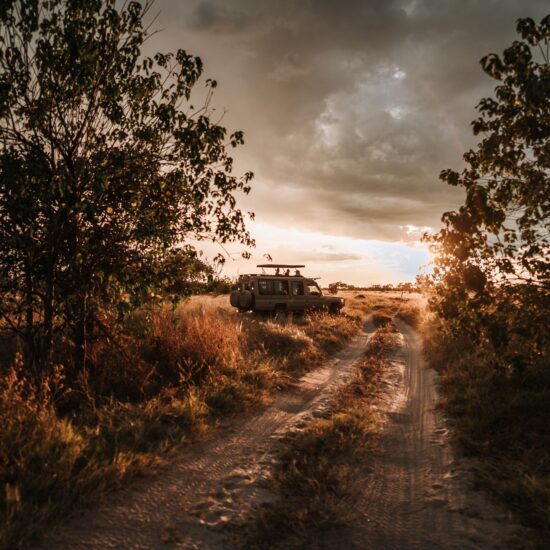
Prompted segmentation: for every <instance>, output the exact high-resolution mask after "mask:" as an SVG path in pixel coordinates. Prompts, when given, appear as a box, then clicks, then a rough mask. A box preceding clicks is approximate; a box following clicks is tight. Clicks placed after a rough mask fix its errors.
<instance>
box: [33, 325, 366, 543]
mask: <svg viewBox="0 0 550 550" xmlns="http://www.w3.org/2000/svg"><path fill="white" fill-rule="evenodd" d="M372 330H373V327H372V324H371V323H367V325H366V326H365V330H364V332H362V333H361V334H360V335H359V336H358V337H357V338H356V339H355V340H354V341H353V342H352V343H351V344H350V345H349V346H347V347H346V348H345V349H344V350H342V351H341V352H339V353H338V354H336V355H335V356H334V357H333V358H332V359H331V360H329V361H327V362H326V363H325V364H324V365H323V366H321V367H320V368H318V369H316V370H314V371H312V372H310V373H308V374H307V375H306V376H304V377H303V378H302V379H301V380H300V381H299V383H297V384H296V386H295V388H294V389H292V390H290V391H286V392H284V393H282V394H281V395H280V396H278V397H277V398H276V399H275V402H274V403H273V405H271V406H270V407H269V408H268V409H267V410H266V411H264V412H263V413H261V414H259V415H256V416H253V417H248V418H245V419H242V420H240V421H238V422H232V423H228V424H227V425H226V426H224V427H223V428H222V429H221V430H220V431H218V432H216V433H215V434H214V436H213V437H212V438H211V439H210V440H208V441H204V442H201V443H199V444H196V445H193V446H192V447H190V448H188V449H186V450H184V451H183V452H182V454H181V456H180V457H179V458H178V460H177V461H175V462H174V463H173V464H172V465H170V466H169V467H167V468H166V469H165V470H163V471H162V472H161V473H159V475H157V476H155V477H151V478H148V479H145V480H140V481H138V482H136V483H134V484H133V485H132V486H131V487H129V488H127V489H124V490H121V491H119V492H117V493H115V494H113V495H112V496H111V497H110V498H109V500H108V501H107V502H105V503H104V504H103V505H102V506H100V507H98V508H97V509H93V510H88V511H85V512H83V513H81V514H80V515H79V516H76V517H74V518H73V519H72V520H70V521H69V522H68V523H67V524H65V525H63V526H62V527H61V528H59V529H58V530H57V532H56V533H54V534H52V535H50V536H48V537H47V539H45V540H44V541H43V542H42V546H41V547H42V548H50V549H54V548H55V549H65V548H71V549H75V550H76V549H84V548H86V549H91V548H97V549H100V548H101V549H104V548H133V549H138V548H139V549H142V548H143V549H145V548H147V549H154V548H163V549H166V548H222V547H226V544H227V541H224V536H225V535H224V527H225V526H226V525H228V524H231V523H233V522H234V521H236V520H238V519H239V518H242V517H245V515H246V514H247V512H248V511H249V510H250V509H251V508H252V507H253V506H254V505H255V504H257V503H259V502H261V501H265V500H266V499H269V497H270V495H269V494H268V493H266V492H265V490H264V489H262V485H263V484H262V483H261V481H262V480H263V479H265V478H267V477H269V475H270V472H271V468H272V466H273V465H274V463H275V460H276V458H275V457H276V452H277V450H278V449H279V448H280V446H281V445H282V444H283V443H282V441H283V440H284V438H285V437H286V435H287V434H288V433H289V432H291V431H292V430H295V429H299V428H300V427H302V426H303V425H305V424H306V423H307V421H308V419H310V418H312V417H314V416H318V415H322V414H324V412H325V411H326V409H327V408H328V406H329V403H330V398H331V395H332V394H333V393H334V389H335V388H336V387H337V386H339V385H341V384H343V383H345V382H346V381H347V380H348V379H349V377H350V376H351V374H352V373H353V369H354V364H355V363H356V362H357V360H358V359H359V358H360V357H361V356H362V354H363V353H364V351H365V348H366V344H367V340H368V338H369V334H370V333H371V332H372Z"/></svg>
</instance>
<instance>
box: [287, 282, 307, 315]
mask: <svg viewBox="0 0 550 550" xmlns="http://www.w3.org/2000/svg"><path fill="white" fill-rule="evenodd" d="M289 306H290V309H292V310H293V311H303V310H304V309H306V296H305V288H304V281H303V280H302V279H300V280H297V281H292V280H291V281H290V304H289Z"/></svg>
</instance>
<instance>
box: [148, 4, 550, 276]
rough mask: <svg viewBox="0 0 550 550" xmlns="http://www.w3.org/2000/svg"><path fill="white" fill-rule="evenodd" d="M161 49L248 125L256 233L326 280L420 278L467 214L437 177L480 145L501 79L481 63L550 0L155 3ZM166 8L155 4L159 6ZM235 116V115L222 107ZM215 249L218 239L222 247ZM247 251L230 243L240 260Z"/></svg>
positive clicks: (268, 249)
mask: <svg viewBox="0 0 550 550" xmlns="http://www.w3.org/2000/svg"><path fill="white" fill-rule="evenodd" d="M155 10H156V11H159V12H160V14H159V17H158V19H157V21H156V22H155V27H156V28H158V29H159V30H161V32H159V33H158V34H156V35H155V36H154V37H153V39H152V40H151V41H150V42H149V46H148V47H149V48H151V49H153V50H164V51H169V50H175V49H176V48H178V47H182V48H184V49H185V50H187V51H188V52H189V53H192V54H194V55H198V56H200V57H201V58H202V60H203V62H204V64H205V78H214V79H216V80H217V81H218V84H219V85H218V89H217V90H216V95H215V99H214V102H213V106H214V107H215V108H216V113H217V114H219V115H220V116H221V115H222V114H223V124H224V125H225V126H226V127H227V128H228V130H231V131H233V130H235V129H240V130H243V131H244V132H245V142H246V144H245V146H244V147H241V148H240V149H237V150H236V171H240V172H244V171H245V170H252V171H253V172H254V173H255V175H256V177H255V179H254V182H253V183H254V185H253V191H252V193H251V194H250V195H249V196H248V197H243V199H242V200H241V201H240V206H241V208H243V209H245V210H252V211H254V212H255V214H256V222H254V223H251V224H249V226H250V229H251V231H252V233H253V235H254V236H255V237H256V240H257V247H256V249H255V250H254V251H253V255H254V256H253V259H252V260H251V261H249V262H243V261H238V260H236V259H235V260H229V262H228V264H227V266H226V269H225V271H226V273H228V274H231V275H232V274H235V273H237V272H241V273H243V272H248V271H250V270H251V269H252V268H253V266H254V265H255V264H256V263H257V262H258V260H260V261H261V260H263V258H262V256H263V254H266V253H269V254H271V256H272V257H273V260H274V261H275V262H289V261H293V262H294V261H299V262H302V261H303V262H305V263H306V264H307V266H308V270H307V271H308V273H310V274H312V275H313V274H318V275H321V276H322V277H323V279H322V283H323V284H328V283H329V282H331V281H333V280H345V281H347V282H350V283H356V284H357V283H379V282H393V283H395V282H398V281H407V280H413V279H414V277H415V275H416V273H417V272H418V268H419V266H420V265H422V264H426V263H427V262H428V261H429V256H428V253H427V251H426V250H425V248H424V247H423V246H422V245H420V244H419V242H418V239H419V236H420V234H421V233H422V231H424V230H425V229H426V228H433V229H436V228H438V227H439V225H440V222H439V220H440V218H441V214H442V212H444V211H446V210H449V209H453V208H456V207H457V206H458V205H459V204H460V202H461V199H462V195H461V193H460V192H459V191H458V190H456V189H453V188H450V187H449V186H446V185H445V184H443V183H441V182H440V181H439V180H438V174H439V172H440V171H441V169H443V168H447V167H452V168H460V167H461V165H462V154H463V152H464V151H466V150H467V149H469V148H470V147H472V146H474V145H475V140H474V138H473V137H472V135H471V130H470V126H469V123H470V121H471V120H473V119H474V118H475V116H476V113H475V105H476V104H477V102H478V101H479V99H480V98H481V97H484V96H486V95H490V94H491V93H492V90H493V88H494V85H495V84H494V82H493V81H491V79H489V78H488V77H487V76H486V75H484V73H483V72H482V71H481V68H480V65H479V59H480V58H481V57H482V56H483V55H485V54H487V53H491V52H496V53H500V52H501V51H502V50H503V49H504V48H505V47H507V46H508V45H509V44H510V43H511V42H512V40H514V38H515V36H516V34H515V22H516V20H517V18H518V17H526V16H529V17H533V18H535V19H536V20H540V19H541V18H542V17H543V16H544V15H546V13H548V12H549V11H550V10H549V6H548V2H547V0H544V1H543V0H540V1H539V0H524V1H522V2H519V1H517V0H157V1H156V4H155V7H154V10H153V11H155ZM156 11H155V13H156ZM224 113H225V114H224ZM214 250H215V249H213V248H212V247H206V252H207V253H208V254H213V253H214ZM241 250H242V248H241V247H239V246H236V245H232V246H229V247H228V251H229V252H230V253H235V255H234V258H237V257H238V252H240V251H241Z"/></svg>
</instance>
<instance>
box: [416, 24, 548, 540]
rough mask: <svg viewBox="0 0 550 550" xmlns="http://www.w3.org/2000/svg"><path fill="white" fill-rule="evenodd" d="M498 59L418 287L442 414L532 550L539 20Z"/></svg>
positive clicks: (540, 166) (539, 260)
mask: <svg viewBox="0 0 550 550" xmlns="http://www.w3.org/2000/svg"><path fill="white" fill-rule="evenodd" d="M517 31H518V35H519V36H518V37H517V40H516V41H514V42H513V44H512V45H511V46H510V47H509V48H507V49H506V50H505V51H504V52H503V54H502V55H496V54H490V55H488V56H486V57H484V58H483V59H482V60H481V65H482V68H483V70H484V71H485V72H486V73H487V75H488V76H490V77H491V78H493V79H494V80H495V83H496V88H495V94H494V97H489V98H483V99H482V100H481V101H480V102H479V104H478V107H477V109H478V111H479V118H477V119H476V120H475V121H473V123H472V129H473V131H474V133H475V134H476V135H479V136H480V142H479V143H478V145H477V147H476V148H475V149H472V150H470V151H468V152H467V153H466V154H465V155H464V160H465V161H466V164H467V166H466V168H465V169H464V170H463V171H462V172H460V173H459V172H455V171H453V170H444V171H443V172H442V173H441V178H442V180H444V181H445V182H446V183H448V184H450V185H452V186H458V187H461V188H463V189H464V192H465V200H464V204H463V205H462V206H461V207H460V208H459V209H458V210H457V211H454V212H446V213H445V214H444V215H443V218H442V221H443V222H444V228H443V229H442V230H441V231H440V232H439V233H438V234H436V235H434V236H431V237H429V239H428V240H430V241H431V243H432V246H433V250H434V252H435V253H436V256H435V269H434V273H433V275H431V276H430V277H428V278H426V280H425V281H424V283H425V286H426V291H427V294H428V296H429V308H430V310H431V312H432V316H433V317H432V320H431V322H430V327H429V329H427V330H425V341H426V350H427V352H426V356H427V358H428V360H429V361H430V363H431V365H432V366H433V367H434V368H436V369H437V370H439V372H440V374H441V390H442V405H443V407H444V408H445V409H446V411H448V413H449V414H450V415H451V416H452V418H453V419H454V421H455V424H456V436H457V439H458V441H459V443H460V444H461V445H462V446H463V448H464V449H465V450H466V451H467V452H469V453H471V454H472V455H474V456H476V457H478V458H479V469H478V472H477V473H478V477H477V479H478V481H479V482H480V483H482V484H484V485H485V486H487V487H489V488H490V489H491V490H492V491H493V493H494V494H495V495H497V496H498V497H500V498H501V499H502V500H503V501H504V502H505V503H507V504H508V505H509V506H510V507H511V508H512V509H514V510H515V511H517V512H518V513H519V514H520V515H521V517H522V519H523V520H524V522H526V523H527V524H529V525H530V526H533V527H535V528H536V530H537V531H538V533H539V534H540V536H541V542H542V541H544V540H546V541H548V540H549V539H550V423H549V422H548V418H549V416H550V369H549V365H550V333H549V331H548V327H549V326H550V298H549V290H550V278H549V275H550V262H549V258H550V243H549V240H548V234H549V229H550V227H549V222H548V219H549V209H550V202H549V200H548V198H549V197H550V149H549V147H548V143H549V141H550V103H549V102H548V97H550V59H549V57H548V48H549V45H550V15H547V16H546V17H544V18H543V19H542V20H541V21H540V23H537V22H535V21H533V20H532V19H529V18H526V19H519V20H518V22H517Z"/></svg>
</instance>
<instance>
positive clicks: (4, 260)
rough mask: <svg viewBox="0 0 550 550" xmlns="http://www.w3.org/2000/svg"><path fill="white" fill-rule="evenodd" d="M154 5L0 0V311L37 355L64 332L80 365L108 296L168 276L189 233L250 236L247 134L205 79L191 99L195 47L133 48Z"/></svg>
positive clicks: (38, 362)
mask: <svg viewBox="0 0 550 550" xmlns="http://www.w3.org/2000/svg"><path fill="white" fill-rule="evenodd" d="M150 7H151V3H150V2H147V3H146V4H145V5H141V4H140V3H139V2H135V1H130V2H126V3H124V5H123V7H122V8H117V7H116V1H115V0H4V1H3V2H2V3H1V4H0V292H1V293H2V299H1V303H0V316H1V318H2V319H3V322H4V324H5V325H6V326H7V327H9V328H10V329H11V330H12V331H14V332H16V333H17V334H18V335H19V336H21V337H22V339H23V341H24V342H25V351H26V358H27V361H28V363H29V364H31V365H34V366H38V367H40V366H42V367H43V366H44V365H47V364H48V362H49V361H50V358H51V354H52V345H53V341H54V338H55V337H56V335H59V337H61V336H62V337H66V338H68V340H69V341H70V342H71V343H72V345H73V347H74V350H75V361H76V365H77V366H78V367H79V368H82V367H83V366H84V365H85V361H86V340H87V335H88V334H89V332H90V330H92V328H93V326H94V323H95V322H96V321H97V320H98V319H99V317H100V316H101V313H102V311H104V310H105V309H108V308H112V307H116V306H117V304H119V303H120V302H121V300H123V301H129V302H130V303H131V304H132V305H134V306H135V305H137V304H139V301H140V297H141V296H143V295H144V293H145V292H146V291H147V290H148V289H149V290H154V287H155V286H156V285H167V284H169V281H166V280H164V279H166V278H167V277H169V276H170V273H177V270H168V272H166V273H162V269H163V266H165V265H166V261H169V259H170V258H174V257H175V256H180V257H181V256H182V255H185V253H186V251H189V250H190V249H189V248H185V246H183V245H184V244H185V243H186V241H188V239H189V238H190V237H194V238H196V239H205V238H209V239H213V240H217V241H219V242H221V243H225V242H228V241H234V240H237V241H239V242H241V243H244V244H245V245H253V241H252V239H251V238H250V235H249V234H248V232H247V231H246V228H245V226H244V215H243V214H242V212H241V211H240V210H239V209H238V208H237V206H236V197H235V195H236V193H238V192H244V193H248V192H249V191H250V180H251V178H252V174H251V173H245V174H244V175H243V176H242V177H236V176H234V175H232V165H233V160H232V158H231V156H230V155H229V154H228V152H227V147H228V146H229V145H230V146H232V147H236V146H238V145H240V144H242V143H243V134H242V132H240V131H237V132H234V133H233V134H231V135H230V136H228V135H227V132H226V129H225V128H223V127H222V126H220V125H219V124H218V123H215V122H212V120H211V115H212V112H211V109H210V108H209V102H210V99H211V96H212V92H213V89H214V88H215V87H216V82H215V81H214V80H210V79H209V80H207V81H206V86H207V88H206V90H207V92H206V99H205V101H204V104H202V106H200V107H198V108H195V107H194V106H193V105H192V104H191V102H190V99H191V91H192V89H193V88H194V87H195V85H196V84H197V81H198V80H199V77H200V76H201V74H202V70H203V67H202V62H201V60H200V58H198V57H193V56H191V55H189V54H188V53H186V52H185V51H184V50H181V49H180V50H178V51H177V52H176V54H175V55H174V54H161V53H158V54H156V55H155V56H154V57H153V58H149V57H143V56H142V54H141V49H142V46H143V43H144V42H145V40H146V39H147V37H148V36H150V34H151V33H150V30H149V28H148V27H145V26H144V18H145V17H146V15H147V13H148V11H149V9H150ZM159 270H161V271H160V272H159ZM128 297H129V298H128Z"/></svg>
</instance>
